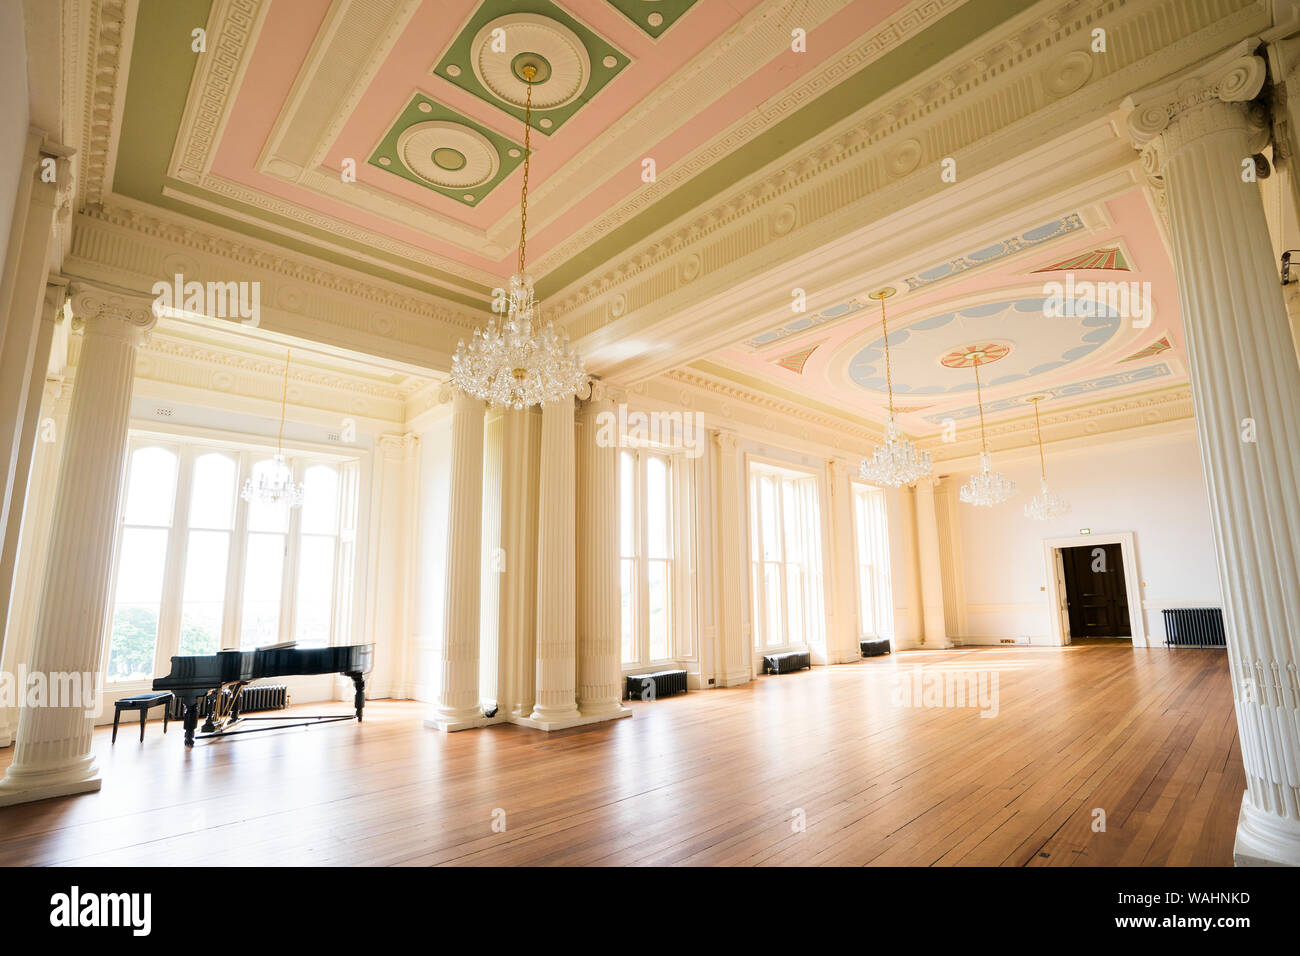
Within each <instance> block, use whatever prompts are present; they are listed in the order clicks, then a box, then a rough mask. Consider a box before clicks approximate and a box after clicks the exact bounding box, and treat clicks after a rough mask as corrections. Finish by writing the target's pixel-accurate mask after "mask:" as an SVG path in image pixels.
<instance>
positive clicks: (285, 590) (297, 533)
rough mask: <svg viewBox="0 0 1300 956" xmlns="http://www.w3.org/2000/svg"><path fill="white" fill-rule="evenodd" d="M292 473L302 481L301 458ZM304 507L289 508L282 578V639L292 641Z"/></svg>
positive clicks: (291, 464) (291, 466) (291, 463)
mask: <svg viewBox="0 0 1300 956" xmlns="http://www.w3.org/2000/svg"><path fill="white" fill-rule="evenodd" d="M289 469H290V475H291V476H292V480H293V481H296V482H301V481H302V473H303V471H304V470H305V466H304V465H303V464H302V462H301V460H300V459H291V460H290V461H289ZM301 532H302V509H300V508H290V509H289V523H288V530H287V531H286V533H285V536H284V565H283V567H282V569H281V572H282V573H281V579H280V635H279V637H280V640H281V641H292V640H293V639H294V637H295V633H294V632H295V630H296V624H295V619H296V617H297V613H298V555H299V554H301V553H302V533H301Z"/></svg>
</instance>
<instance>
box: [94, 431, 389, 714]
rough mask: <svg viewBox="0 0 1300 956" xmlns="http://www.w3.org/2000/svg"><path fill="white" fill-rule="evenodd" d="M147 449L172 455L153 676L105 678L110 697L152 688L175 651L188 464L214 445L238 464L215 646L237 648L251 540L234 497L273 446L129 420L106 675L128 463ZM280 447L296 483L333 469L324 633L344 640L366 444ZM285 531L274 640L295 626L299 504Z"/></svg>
mask: <svg viewBox="0 0 1300 956" xmlns="http://www.w3.org/2000/svg"><path fill="white" fill-rule="evenodd" d="M147 447H163V448H166V449H168V450H169V451H172V452H173V453H175V454H176V455H177V469H176V485H175V488H174V490H173V504H172V524H171V527H170V528H169V529H168V540H167V555H166V560H165V563H164V577H163V591H162V601H161V606H160V609H159V614H158V634H157V640H156V642H155V645H154V663H153V674H152V675H151V676H149V677H146V678H143V679H135V680H125V681H113V682H111V683H106V686H105V692H106V693H108V694H109V695H110V696H120V695H121V694H122V693H127V692H133V691H135V690H138V689H140V688H147V687H150V686H152V683H153V680H154V679H155V678H156V677H159V676H163V675H165V674H167V673H169V672H170V669H171V667H170V661H171V658H172V657H174V656H176V655H177V654H178V652H179V646H180V626H181V619H182V613H183V608H184V584H185V570H186V568H185V565H186V558H187V549H188V545H189V535H190V532H191V530H195V529H191V528H190V526H189V505H190V498H191V492H192V489H193V480H194V465H195V462H196V461H197V460H198V459H199V458H200V457H202V456H203V455H205V454H208V453H211V452H214V451H215V452H219V453H222V454H225V455H227V456H229V457H231V458H233V459H234V460H235V464H236V468H235V489H234V494H235V504H234V520H233V522H232V524H231V528H230V531H229V534H230V538H229V542H228V552H227V560H226V581H225V590H224V598H223V605H222V625H221V636H220V641H221V642H220V649H221V650H239V649H241V637H242V634H241V631H242V616H243V590H244V578H245V573H246V559H247V549H248V539H249V529H248V510H249V506H248V503H247V502H245V501H244V500H243V499H242V498H241V497H240V491H241V490H242V489H243V486H244V482H245V480H246V479H247V478H248V477H249V475H250V474H251V472H252V467H253V465H254V464H255V463H256V462H258V461H261V460H263V459H265V458H268V457H270V456H271V455H273V454H274V453H275V446H274V445H271V444H269V443H265V442H261V441H256V440H251V441H250V440H249V436H247V435H241V434H238V433H230V432H221V431H216V430H205V429H200V428H189V427H177V428H175V429H170V428H165V427H161V428H160V427H158V426H157V424H156V423H149V424H148V425H135V424H134V423H133V424H132V427H131V429H130V431H129V432H128V437H127V445H126V449H125V452H124V454H125V456H126V465H127V466H126V467H124V468H123V470H122V484H121V487H120V489H119V506H118V514H117V516H116V528H115V530H114V551H113V566H112V572H111V576H110V578H111V584H110V587H111V590H110V596H111V599H112V600H111V603H110V606H109V613H108V614H107V615H106V620H105V623H104V639H103V648H102V651H101V660H100V666H101V672H102V673H105V674H107V667H108V662H109V659H110V656H111V654H112V642H113V618H114V613H115V610H116V604H117V601H116V594H117V578H118V571H119V562H120V558H121V547H120V545H121V540H122V533H123V530H124V528H125V526H126V524H125V513H124V505H125V501H126V492H127V489H128V487H129V484H128V483H129V481H130V461H131V456H132V455H133V454H134V453H135V451H137V450H138V449H140V448H147ZM284 453H285V457H286V459H287V460H288V463H289V466H290V468H291V469H292V471H293V475H294V480H295V481H301V480H302V479H303V475H304V474H305V472H306V469H307V468H309V467H311V466H313V465H316V464H328V465H330V466H332V467H333V468H335V469H336V470H337V472H338V476H339V494H338V500H337V501H336V505H335V506H336V509H337V513H338V517H337V521H336V523H335V528H336V530H335V534H334V535H333V538H334V568H333V575H332V579H331V609H330V635H329V638H328V640H327V646H335V645H338V644H339V643H341V642H343V641H345V640H350V638H351V635H352V634H354V633H356V631H357V629H358V627H359V625H360V620H359V615H360V613H361V606H362V602H361V601H360V600H359V599H358V588H360V587H361V586H362V583H363V581H364V576H365V567H364V561H365V550H364V548H361V549H359V548H358V543H359V542H360V541H361V540H364V534H363V532H362V530H361V529H362V528H363V527H364V526H365V524H366V522H367V521H368V515H367V514H366V508H367V504H366V502H367V500H368V499H367V497H366V487H367V483H368V479H369V474H368V469H367V467H366V466H367V465H368V452H367V451H366V449H364V448H360V447H358V448H356V449H355V454H341V453H339V451H338V450H337V449H332V448H328V449H327V448H323V447H320V446H314V445H312V444H310V443H295V444H293V445H289V444H286V445H285V446H284ZM345 488H346V493H345ZM349 505H351V506H354V507H355V511H354V512H353V513H351V514H349V513H347V511H346V508H347V507H349ZM198 530H202V529H198ZM285 535H286V548H285V559H284V561H283V563H282V567H281V590H280V608H279V623H278V635H279V636H278V640H292V639H293V635H294V631H295V630H296V615H297V584H298V580H297V579H298V573H299V570H300V563H299V555H300V547H301V541H300V538H301V509H299V508H294V509H290V511H289V521H288V523H287V525H286V531H285ZM345 544H346V545H347V546H348V547H349V548H350V550H351V555H350V558H351V562H352V567H351V573H352V580H351V582H350V586H348V587H343V585H344V584H345V583H347V582H345V581H344V580H343V579H341V578H340V573H341V570H342V568H341V565H342V562H341V560H340V558H341V553H342V551H343V548H344V545H345ZM345 616H346V617H345ZM286 635H287V636H286Z"/></svg>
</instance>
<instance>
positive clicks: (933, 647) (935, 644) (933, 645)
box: [917, 637, 956, 651]
mask: <svg viewBox="0 0 1300 956" xmlns="http://www.w3.org/2000/svg"><path fill="white" fill-rule="evenodd" d="M955 646H956V645H954V644H953V642H952V641H950V640H948V638H946V637H945V638H940V639H936V640H933V641H932V640H930V638H928V637H927V638H926V639H925V643H924V644H922V645H921V646H920V647H919V648H917V649H918V650H922V651H950V650H952V649H953V647H955Z"/></svg>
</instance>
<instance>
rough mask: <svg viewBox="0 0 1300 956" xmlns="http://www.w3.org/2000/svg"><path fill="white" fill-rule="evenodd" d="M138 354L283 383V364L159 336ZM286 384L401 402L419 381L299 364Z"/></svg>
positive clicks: (224, 349) (415, 387) (227, 349)
mask: <svg viewBox="0 0 1300 956" xmlns="http://www.w3.org/2000/svg"><path fill="white" fill-rule="evenodd" d="M141 352H142V353H145V354H148V355H154V356H158V357H166V358H175V359H183V360H186V361H190V362H197V363H201V364H202V365H205V366H208V367H210V368H214V369H226V370H229V371H237V372H247V373H251V374H253V375H263V376H267V377H268V378H272V379H274V380H275V381H276V382H277V383H279V382H282V381H284V379H285V369H284V362H283V361H279V360H274V359H264V358H260V357H258V356H254V355H248V354H243V353H239V352H232V351H230V350H229V348H228V347H227V348H211V347H209V346H206V345H200V344H197V343H194V342H188V341H184V340H182V339H176V338H170V337H166V336H163V335H161V334H158V335H154V336H153V337H152V338H151V340H150V342H149V344H148V345H147V346H145V347H144V348H143V349H141ZM288 381H289V382H291V383H294V384H296V385H310V386H314V387H318V388H327V389H334V390H337V391H342V392H348V393H349V394H359V395H370V396H373V397H375V398H380V399H384V400H386V401H393V402H405V401H406V400H407V399H408V398H410V397H411V396H412V395H413V394H415V393H416V392H417V391H418V390H419V389H420V388H421V387H422V386H423V384H424V383H423V382H422V381H420V380H418V379H416V380H413V381H412V382H409V383H403V384H401V385H390V384H387V383H384V382H375V381H372V380H368V379H365V378H362V377H360V376H356V375H344V374H340V373H336V372H327V371H324V370H322V369H315V368H310V367H304V366H303V365H302V363H298V364H292V363H291V364H290V366H289V373H288Z"/></svg>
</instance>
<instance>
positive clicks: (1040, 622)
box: [950, 434, 1221, 645]
mask: <svg viewBox="0 0 1300 956" xmlns="http://www.w3.org/2000/svg"><path fill="white" fill-rule="evenodd" d="M994 467H999V466H998V464H997V457H996V455H995V456H994ZM1047 469H1048V471H1047V473H1048V476H1049V477H1050V479H1051V482H1052V488H1053V490H1055V491H1056V492H1057V493H1059V494H1060V495H1062V496H1063V497H1064V498H1065V499H1066V500H1068V501H1069V502H1070V504H1071V505H1072V510H1071V511H1070V512H1069V513H1068V514H1066V515H1064V516H1063V517H1060V518H1055V519H1051V520H1048V521H1041V522H1040V521H1034V520H1031V519H1029V518H1026V517H1025V516H1024V506H1025V505H1026V504H1027V503H1028V501H1029V499H1030V498H1031V497H1032V496H1033V495H1035V494H1037V493H1038V463H1037V462H1036V461H1035V462H1032V463H1025V464H1020V465H1011V466H1009V467H1004V468H1003V471H1005V472H1006V473H1007V475H1008V476H1009V477H1011V478H1013V479H1015V481H1016V485H1017V494H1016V496H1015V497H1014V498H1012V499H1011V500H1010V501H1008V502H1006V503H1004V504H1001V505H997V506H995V507H993V508H976V507H973V506H971V505H959V506H958V516H959V517H958V523H959V528H958V534H957V538H958V540H959V541H960V544H961V549H962V555H961V557H962V562H961V564H962V574H963V580H962V584H963V586H964V590H965V600H966V620H967V630H968V632H969V633H967V634H961V635H952V636H953V637H954V638H957V639H960V640H962V641H964V642H966V643H993V644H996V643H998V642H999V641H1000V640H1001V639H1002V638H1021V637H1024V636H1028V637H1029V638H1030V640H1031V643H1034V644H1048V643H1051V642H1052V638H1051V637H1050V635H1051V623H1050V618H1049V612H1048V606H1047V593H1046V591H1045V590H1044V589H1045V588H1046V586H1047V569H1046V567H1045V562H1044V559H1043V547H1042V542H1043V540H1044V539H1046V538H1063V537H1070V536H1073V535H1077V534H1078V533H1079V529H1081V528H1090V529H1091V530H1092V532H1093V533H1094V534H1100V533H1108V532H1120V531H1131V532H1133V533H1134V535H1135V540H1136V550H1137V564H1138V577H1139V578H1140V581H1139V582H1138V583H1137V586H1138V587H1140V588H1141V597H1142V598H1143V607H1144V608H1145V612H1144V613H1145V615H1146V626H1147V634H1148V640H1149V641H1150V643H1151V644H1153V645H1158V644H1160V643H1162V642H1163V641H1164V635H1165V632H1164V622H1163V619H1162V617H1161V614H1160V610H1161V608H1162V607H1187V606H1206V605H1214V606H1220V605H1221V592H1220V590H1219V578H1218V571H1217V563H1216V559H1215V554H1214V540H1213V537H1212V532H1211V529H1210V513H1209V504H1208V500H1207V497H1206V493H1205V483H1204V478H1203V477H1202V471H1201V459H1200V453H1199V451H1198V449H1197V447H1196V440H1195V437H1194V436H1192V435H1190V434H1186V435H1180V436H1176V437H1167V438H1161V439H1154V440H1152V441H1149V442H1143V443H1128V444H1124V445H1119V446H1113V447H1107V446H1100V447H1096V448H1091V449H1086V450H1082V451H1079V452H1071V453H1068V454H1058V455H1055V456H1053V455H1052V454H1051V450H1050V449H1049V455H1048V462H1047ZM967 477H968V474H961V475H953V476H952V478H951V479H950V480H951V481H952V482H954V484H955V485H959V484H960V483H962V482H964V481H965V480H966V478H967ZM1127 584H1128V587H1129V588H1130V589H1131V588H1133V587H1134V582H1131V581H1130V582H1127Z"/></svg>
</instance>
